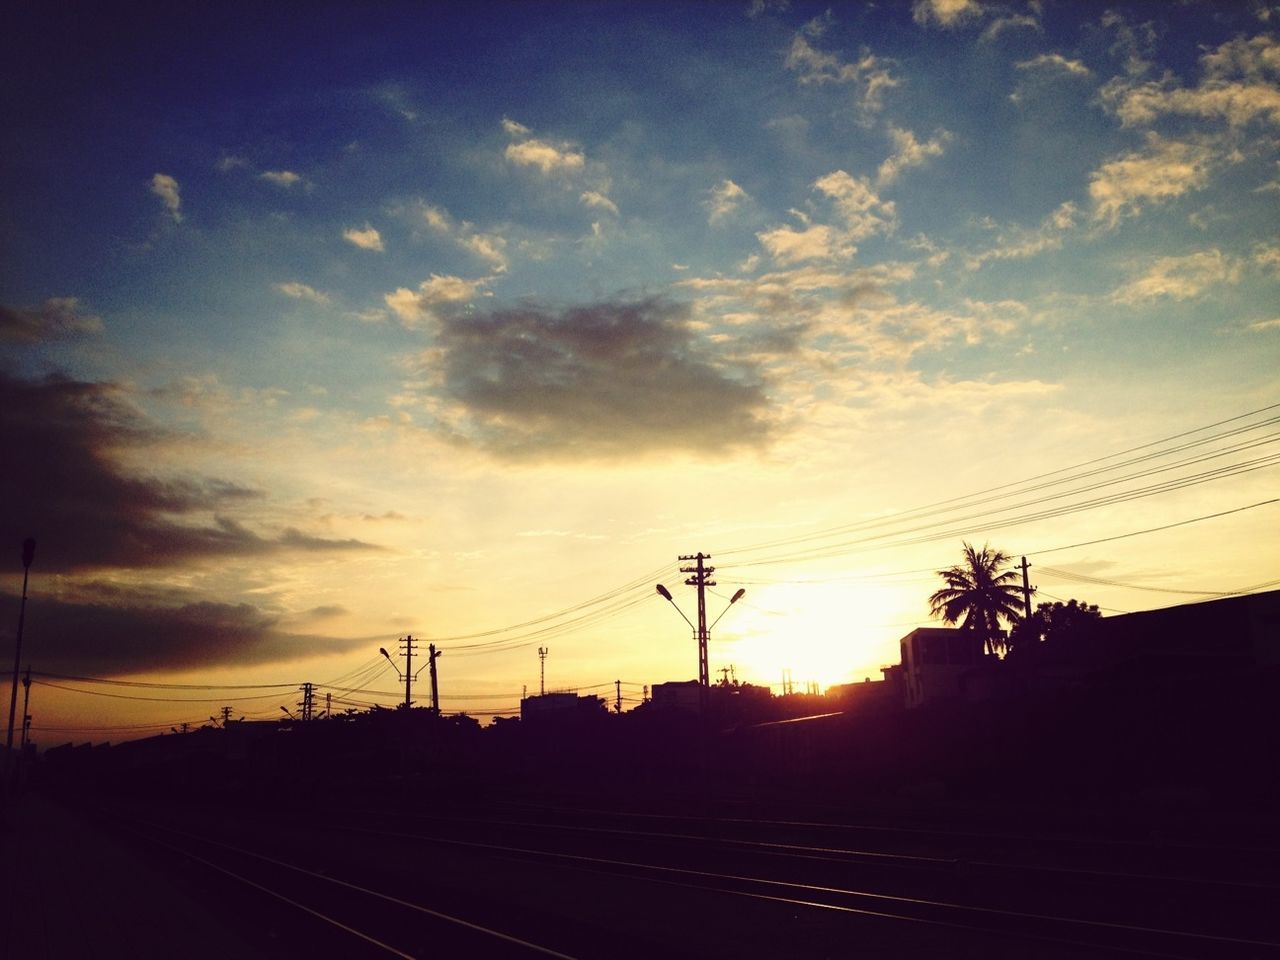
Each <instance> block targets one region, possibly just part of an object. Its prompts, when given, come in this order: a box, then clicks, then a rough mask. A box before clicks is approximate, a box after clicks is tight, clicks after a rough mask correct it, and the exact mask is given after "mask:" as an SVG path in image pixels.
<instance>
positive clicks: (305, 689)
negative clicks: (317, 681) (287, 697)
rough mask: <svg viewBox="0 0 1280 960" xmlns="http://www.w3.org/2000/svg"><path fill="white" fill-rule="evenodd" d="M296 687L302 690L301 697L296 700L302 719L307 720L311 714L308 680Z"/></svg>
mask: <svg viewBox="0 0 1280 960" xmlns="http://www.w3.org/2000/svg"><path fill="white" fill-rule="evenodd" d="M298 689H299V690H301V691H302V699H301V700H299V701H298V709H299V710H300V711H301V712H302V719H303V721H307V720H310V719H311V716H312V705H313V701H312V689H311V684H310V683H309V682H308V683H304V684H303V685H302V686H301V687H299V688H298Z"/></svg>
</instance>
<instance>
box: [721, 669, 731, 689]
mask: <svg viewBox="0 0 1280 960" xmlns="http://www.w3.org/2000/svg"><path fill="white" fill-rule="evenodd" d="M728 685H729V668H728V667H721V668H720V686H722V687H727V686H728Z"/></svg>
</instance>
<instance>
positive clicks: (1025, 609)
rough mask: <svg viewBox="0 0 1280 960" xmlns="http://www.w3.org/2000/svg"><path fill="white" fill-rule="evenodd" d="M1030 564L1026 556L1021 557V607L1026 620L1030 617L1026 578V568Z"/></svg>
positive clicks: (1029, 598)
mask: <svg viewBox="0 0 1280 960" xmlns="http://www.w3.org/2000/svg"><path fill="white" fill-rule="evenodd" d="M1030 566H1031V564H1029V563H1027V558H1026V557H1023V558H1022V607H1023V612H1024V613H1025V615H1026V618H1027V619H1028V620H1030V619H1031V583H1030V581H1028V580H1027V568H1028V567H1030Z"/></svg>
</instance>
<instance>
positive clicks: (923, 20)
mask: <svg viewBox="0 0 1280 960" xmlns="http://www.w3.org/2000/svg"><path fill="white" fill-rule="evenodd" d="M983 12H984V10H983V7H982V4H980V3H978V2H977V0H915V3H913V4H912V5H911V16H912V18H913V19H914V20H915V22H916V23H918V24H920V25H921V26H925V25H928V24H931V23H936V24H938V26H940V27H955V26H959V25H960V24H962V23H965V22H967V21H969V20H973V19H976V18H977V17H980V16H982V14H983Z"/></svg>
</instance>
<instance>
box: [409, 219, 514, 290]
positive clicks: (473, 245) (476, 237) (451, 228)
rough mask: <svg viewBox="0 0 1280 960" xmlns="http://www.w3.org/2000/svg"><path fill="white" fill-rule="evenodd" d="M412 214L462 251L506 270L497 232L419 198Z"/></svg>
mask: <svg viewBox="0 0 1280 960" xmlns="http://www.w3.org/2000/svg"><path fill="white" fill-rule="evenodd" d="M411 209H412V208H411ZM416 215H417V217H419V218H421V221H422V223H424V224H425V225H426V226H427V228H428V229H429V230H431V231H432V232H433V233H436V234H439V235H440V236H443V237H448V238H449V239H451V240H452V241H453V242H454V243H456V244H457V245H458V246H459V247H461V248H462V249H463V250H466V251H468V252H469V253H471V254H474V255H475V256H477V257H479V258H480V259H481V260H484V261H485V262H486V263H488V264H489V265H490V266H491V267H492V268H493V269H494V270H495V271H497V272H498V273H502V272H504V271H505V270H506V269H507V266H508V262H507V240H506V238H505V237H503V236H502V235H501V234H499V233H493V232H484V231H482V230H479V229H477V228H476V225H475V224H474V223H472V222H471V221H469V220H461V221H457V220H454V218H453V217H452V216H451V215H450V214H449V211H448V210H445V209H444V208H443V207H437V206H433V205H432V204H429V203H423V202H422V201H419V202H418V204H417V206H416Z"/></svg>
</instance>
